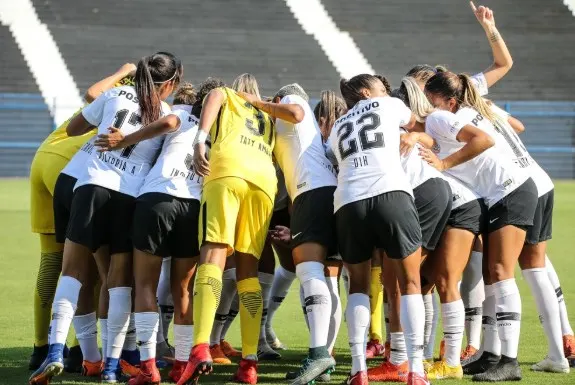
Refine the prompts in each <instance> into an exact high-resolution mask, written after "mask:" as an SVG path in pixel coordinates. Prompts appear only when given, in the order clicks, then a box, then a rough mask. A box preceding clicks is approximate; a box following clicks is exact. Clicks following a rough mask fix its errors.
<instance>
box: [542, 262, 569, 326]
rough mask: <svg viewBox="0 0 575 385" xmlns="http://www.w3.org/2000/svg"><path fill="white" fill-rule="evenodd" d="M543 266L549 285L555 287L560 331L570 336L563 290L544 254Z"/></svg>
mask: <svg viewBox="0 0 575 385" xmlns="http://www.w3.org/2000/svg"><path fill="white" fill-rule="evenodd" d="M545 268H546V269H547V275H548V276H549V280H550V281H551V285H553V288H554V289H555V294H556V295H557V301H558V302H559V318H560V319H561V331H562V334H563V335H564V336H572V335H573V329H572V328H571V323H570V322H569V316H568V315H567V304H566V303H565V297H563V290H561V283H560V282H559V276H558V275H557V272H556V271H555V268H554V267H553V264H552V263H551V260H550V259H549V257H548V256H547V255H545Z"/></svg>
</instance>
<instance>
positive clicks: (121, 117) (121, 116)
mask: <svg viewBox="0 0 575 385" xmlns="http://www.w3.org/2000/svg"><path fill="white" fill-rule="evenodd" d="M129 112H130V111H129V110H126V109H124V110H120V111H118V112H116V116H114V122H113V123H112V126H113V127H116V128H122V125H123V124H124V121H125V120H126V117H127V116H128V113H129ZM141 122H142V118H141V117H140V115H138V114H136V113H135V112H132V115H130V119H128V124H131V125H132V126H135V125H137V124H140V123H141ZM136 146H137V144H132V145H131V146H128V147H126V148H124V149H123V150H122V152H121V153H120V156H121V157H122V158H129V157H130V155H132V152H134V149H135V148H136Z"/></svg>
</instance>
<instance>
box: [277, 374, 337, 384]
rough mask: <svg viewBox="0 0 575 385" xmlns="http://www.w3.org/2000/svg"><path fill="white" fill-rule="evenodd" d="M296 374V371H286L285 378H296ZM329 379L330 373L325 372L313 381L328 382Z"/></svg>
mask: <svg viewBox="0 0 575 385" xmlns="http://www.w3.org/2000/svg"><path fill="white" fill-rule="evenodd" d="M297 374H298V372H287V373H286V380H295V379H296V378H297ZM330 381H331V375H330V374H327V373H324V374H322V375H321V376H319V377H318V378H316V379H315V382H330Z"/></svg>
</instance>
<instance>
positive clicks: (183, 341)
mask: <svg viewBox="0 0 575 385" xmlns="http://www.w3.org/2000/svg"><path fill="white" fill-rule="evenodd" d="M193 343H194V325H178V324H174V344H175V346H174V348H175V351H176V353H175V358H176V361H182V362H187V361H188V357H189V356H190V351H191V350H192V345H193ZM218 343H219V341H218Z"/></svg>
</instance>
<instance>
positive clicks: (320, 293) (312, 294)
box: [295, 262, 349, 348]
mask: <svg viewBox="0 0 575 385" xmlns="http://www.w3.org/2000/svg"><path fill="white" fill-rule="evenodd" d="M323 269H324V265H323V263H319V262H302V263H300V264H298V265H297V266H296V268H295V270H296V275H297V277H298V278H299V280H300V282H301V286H302V287H303V291H304V295H305V308H306V311H307V317H308V320H309V334H310V340H309V347H310V348H317V347H321V346H326V345H327V335H328V333H329V321H330V317H328V316H327V315H328V314H330V313H331V295H330V293H329V289H328V288H327V283H326V282H325V276H324V272H323ZM348 322H349V321H348Z"/></svg>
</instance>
